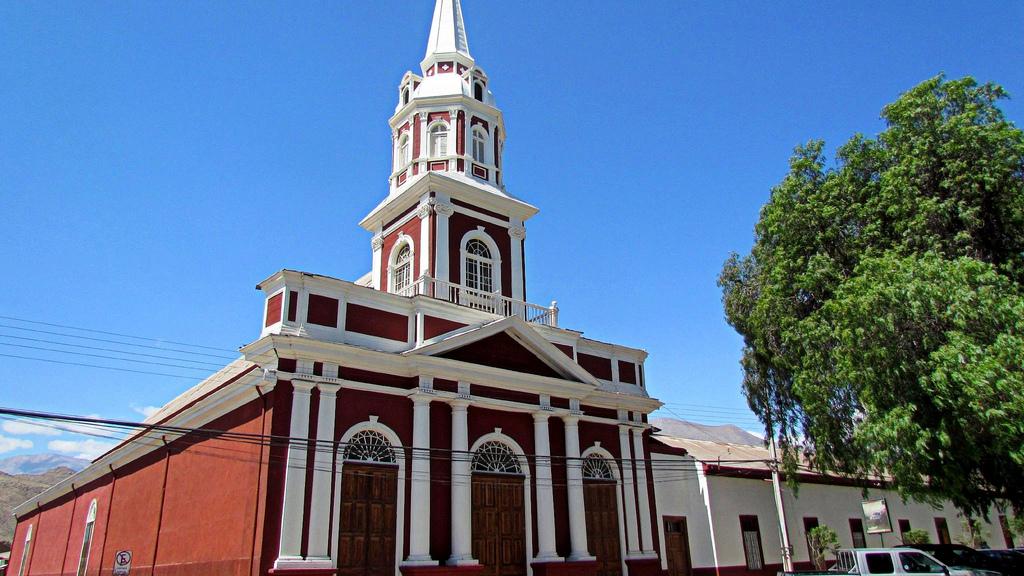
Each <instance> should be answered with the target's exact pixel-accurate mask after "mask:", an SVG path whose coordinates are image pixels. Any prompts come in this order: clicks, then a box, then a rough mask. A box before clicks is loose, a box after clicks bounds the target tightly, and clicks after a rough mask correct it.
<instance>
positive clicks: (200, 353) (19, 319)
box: [0, 315, 237, 358]
mask: <svg viewBox="0 0 1024 576" xmlns="http://www.w3.org/2000/svg"><path fill="white" fill-rule="evenodd" d="M0 319H5V320H14V321H15V322H25V323H28V324H37V325H41V326H50V327H53V328H64V329H66V330H79V331H81V332H89V333H92V334H105V335H107V336H117V337H119V338H131V339H133V340H142V341H144V342H159V343H162V344H173V345H175V346H186V347H189V348H198V349H200V350H214V351H217V352H227V353H230V354H234V353H237V350H229V349H227V348H217V347H214V346H204V345H201V344H189V343H187V342H175V341H174V340H164V339H161V338H149V337H147V336H134V335H131V334H121V333H119V332H107V331H105V330H93V329H92V328H80V327H78V326H68V325H65V324H55V323H52V322H40V321H38V320H27V319H24V318H15V317H13V316H2V315H0ZM0 327H2V328H13V329H15V330H25V331H28V332H42V333H44V334H52V335H56V336H66V337H68V338H81V339H84V340H99V341H101V342H108V343H112V344H123V345H125V346H137V347H141V348H156V349H158V350H174V349H172V348H167V347H166V346H146V345H143V344H133V343H131V342H120V341H117V340H103V339H98V338H91V337H88V336H80V335H77V334H66V333H61V332H51V331H45V330H34V329H32V328H25V327H22V326H11V325H6V324H4V325H0ZM174 351H176V352H184V353H187V354H199V355H203V356H211V357H214V358H224V356H221V355H216V354H204V353H202V352H195V351H190V350H174Z"/></svg>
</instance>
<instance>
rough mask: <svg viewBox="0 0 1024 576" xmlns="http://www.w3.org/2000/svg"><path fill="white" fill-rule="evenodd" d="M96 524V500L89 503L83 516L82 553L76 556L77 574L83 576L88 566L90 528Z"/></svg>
mask: <svg viewBox="0 0 1024 576" xmlns="http://www.w3.org/2000/svg"><path fill="white" fill-rule="evenodd" d="M95 524H96V501H95V500H93V501H92V502H91V503H90V504H89V513H88V514H86V516H85V534H84V535H83V536H82V553H81V554H80V555H79V556H78V576H85V570H86V568H87V567H88V566H89V551H90V549H91V548H92V530H93V526H94V525H95Z"/></svg>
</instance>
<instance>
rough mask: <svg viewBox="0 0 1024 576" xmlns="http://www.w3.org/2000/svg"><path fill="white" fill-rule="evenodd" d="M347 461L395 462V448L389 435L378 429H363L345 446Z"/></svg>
mask: <svg viewBox="0 0 1024 576" xmlns="http://www.w3.org/2000/svg"><path fill="white" fill-rule="evenodd" d="M344 458H345V460H346V461H350V462H376V463H381V464H394V463H395V462H396V459H395V449H394V448H392V447H391V442H389V441H388V439H387V437H386V436H384V435H383V434H381V433H380V432H377V431H376V430H363V431H362V432H356V433H355V434H354V435H353V436H352V438H350V439H349V441H348V444H347V445H346V446H345V456H344Z"/></svg>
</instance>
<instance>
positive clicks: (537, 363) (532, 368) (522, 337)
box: [404, 316, 598, 386]
mask: <svg viewBox="0 0 1024 576" xmlns="http://www.w3.org/2000/svg"><path fill="white" fill-rule="evenodd" d="M404 354H406V355H411V354H422V355H425V356H436V357H439V358H450V359H452V360H459V361H461V362H469V363H472V364H481V365H484V366H493V367H495V368H503V369H505V370H513V371H516V372H526V373H528V374H536V375H539V376H548V377H552V378H562V379H566V380H572V381H574V382H583V383H586V384H591V385H593V386H597V385H598V382H597V380H596V379H595V378H594V377H593V376H592V375H591V374H590V373H589V372H587V371H586V370H584V369H583V368H582V367H581V366H580V365H579V364H577V363H576V362H574V361H573V360H572V358H570V357H568V356H566V355H565V353H563V352H562V351H561V350H559V349H558V348H557V347H555V345H554V344H552V343H551V342H548V340H547V339H546V338H544V337H543V336H541V335H540V334H538V333H537V331H536V330H534V329H533V328H531V327H530V325H529V324H527V323H526V322H524V321H523V320H522V319H520V318H517V317H515V316H510V317H508V318H503V319H501V320H495V321H494V322H491V323H489V324H484V325H483V326H478V327H468V328H465V329H462V330H456V331H453V332H450V333H448V334H447V335H444V336H441V337H439V339H437V340H435V341H434V342H432V343H429V344H426V345H424V346H420V347H419V348H414V349H412V350H409V351H407V352H405V353H404Z"/></svg>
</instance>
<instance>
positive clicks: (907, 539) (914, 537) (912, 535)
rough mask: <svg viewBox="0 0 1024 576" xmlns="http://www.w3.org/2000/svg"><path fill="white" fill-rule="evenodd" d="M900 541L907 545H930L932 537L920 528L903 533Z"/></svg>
mask: <svg viewBox="0 0 1024 576" xmlns="http://www.w3.org/2000/svg"><path fill="white" fill-rule="evenodd" d="M902 540H903V543H904V544H907V545H912V544H931V543H932V537H931V536H930V535H929V534H928V531H927V530H922V529H921V528H913V529H911V530H907V531H906V532H904V533H903V536H902Z"/></svg>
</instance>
